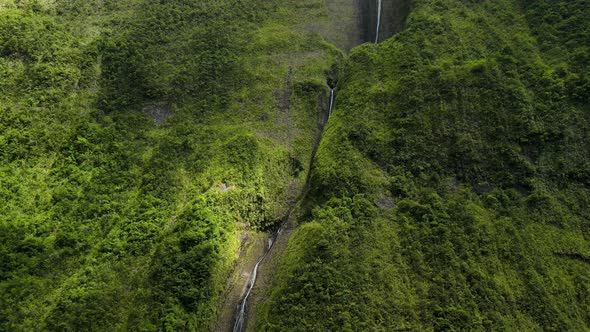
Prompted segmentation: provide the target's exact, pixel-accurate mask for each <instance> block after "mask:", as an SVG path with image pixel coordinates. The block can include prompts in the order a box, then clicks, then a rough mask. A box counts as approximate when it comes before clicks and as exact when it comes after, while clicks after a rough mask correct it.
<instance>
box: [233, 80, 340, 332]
mask: <svg viewBox="0 0 590 332" xmlns="http://www.w3.org/2000/svg"><path fill="white" fill-rule="evenodd" d="M334 90H336V89H335V88H331V89H330V108H329V110H328V119H329V118H330V115H332V110H333V109H334V97H335V93H334ZM322 130H323V128H322ZM320 138H321V135H320ZM318 145H319V140H318V141H317V142H316V144H315V145H314V149H313V151H312V156H311V160H312V161H313V158H314V156H315V153H316V151H317V146H318ZM311 169H312V164H311V161H310V165H309V170H310V171H309V172H308V174H307V179H306V180H305V188H307V187H308V186H309V179H310V173H311ZM305 188H304V189H303V191H302V195H303V194H304V193H305V191H306V189H305ZM301 197H303V196H301ZM301 197H300V198H298V200H299V199H301ZM294 209H295V206H292V207H291V209H290V210H289V213H288V214H287V217H286V218H285V220H283V222H282V223H281V225H280V226H279V229H278V230H277V231H276V233H275V234H274V236H270V237H269V239H268V247H267V248H266V251H265V252H264V254H263V255H262V257H260V259H258V261H257V262H256V265H255V266H254V270H253V271H252V275H251V276H250V279H249V280H248V290H247V291H246V293H245V295H244V298H243V299H242V301H241V302H240V304H239V305H238V310H237V312H236V321H235V323H234V328H233V332H243V331H245V330H246V325H245V324H246V305H247V304H248V298H249V297H250V293H251V292H252V288H254V284H255V283H256V276H257V274H258V267H259V266H260V263H262V261H263V260H264V258H266V256H267V255H268V253H269V252H270V251H271V250H272V248H273V246H274V245H275V243H276V242H277V241H278V240H279V237H280V236H281V234H282V233H283V230H284V228H285V227H286V226H287V223H288V221H289V219H290V218H291V214H292V213H293V210H294Z"/></svg>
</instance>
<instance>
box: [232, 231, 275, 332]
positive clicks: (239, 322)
mask: <svg viewBox="0 0 590 332" xmlns="http://www.w3.org/2000/svg"><path fill="white" fill-rule="evenodd" d="M273 244H274V243H273V242H272V240H270V239H269V247H268V249H266V252H265V253H264V255H262V257H260V259H259V260H258V262H256V265H255V266H254V271H252V275H251V276H250V280H249V281H248V290H247V291H246V295H245V296H244V299H243V300H242V302H240V309H239V310H238V315H237V316H238V317H237V318H236V322H235V323H234V329H233V332H242V331H244V330H245V326H244V323H245V316H246V304H248V297H249V296H250V293H251V292H252V288H254V284H255V283H256V274H258V267H259V266H260V263H261V262H262V261H263V260H264V258H265V257H266V255H268V253H269V252H270V249H271V248H272V245H273Z"/></svg>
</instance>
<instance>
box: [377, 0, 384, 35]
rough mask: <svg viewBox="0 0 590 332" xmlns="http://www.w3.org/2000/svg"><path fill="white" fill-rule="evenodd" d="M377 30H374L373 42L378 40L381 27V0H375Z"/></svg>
mask: <svg viewBox="0 0 590 332" xmlns="http://www.w3.org/2000/svg"><path fill="white" fill-rule="evenodd" d="M377 1H378V3H377V30H376V32H375V44H377V43H378V42H379V30H380V29H381V7H382V6H383V4H382V1H383V0H377Z"/></svg>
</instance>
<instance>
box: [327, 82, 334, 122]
mask: <svg viewBox="0 0 590 332" xmlns="http://www.w3.org/2000/svg"><path fill="white" fill-rule="evenodd" d="M333 108H334V89H331V90H330V108H329V109H328V118H330V116H332V109H333Z"/></svg>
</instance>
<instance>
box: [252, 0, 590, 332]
mask: <svg viewBox="0 0 590 332" xmlns="http://www.w3.org/2000/svg"><path fill="white" fill-rule="evenodd" d="M589 9H590V7H589V6H588V4H587V2H586V1H523V2H519V1H514V0H494V1H491V0H490V1H486V0H482V1H460V0H452V1H451V0H450V1H437V0H416V1H414V2H413V8H412V11H411V13H410V15H409V17H408V19H407V22H406V29H405V30H404V31H403V32H401V33H399V34H398V35H396V36H395V37H394V38H392V39H389V40H387V41H384V42H383V43H382V44H380V45H363V46H360V47H358V48H356V49H354V50H353V51H352V52H351V54H350V57H349V59H348V60H347V61H346V63H345V65H344V66H343V68H342V70H341V71H340V80H339V84H338V94H337V102H336V109H335V111H334V114H333V115H332V118H331V119H330V122H329V124H328V126H327V128H326V130H325V132H324V137H323V140H322V143H321V146H320V148H319V151H318V154H317V159H316V162H315V167H314V169H313V173H312V181H311V184H312V192H311V193H310V196H309V197H308V198H309V202H308V205H309V206H310V209H311V213H310V214H309V215H308V216H307V217H305V218H306V220H307V222H306V223H304V224H303V225H302V226H301V227H300V228H299V229H298V231H297V232H296V234H295V235H294V236H293V238H292V240H291V242H290V244H289V247H288V248H287V250H286V255H285V257H284V259H283V261H282V264H281V267H280V271H279V273H278V276H277V278H276V281H275V285H274V288H273V289H272V292H271V293H270V294H268V295H269V299H268V301H266V302H265V303H264V304H262V305H260V306H259V308H258V311H259V313H258V315H257V316H259V317H263V319H259V320H258V321H257V326H256V328H254V330H257V331H290V330H293V331H309V330H314V331H319V330H322V331H335V330H338V331H353V330H354V331H374V330H379V331H381V330H382V331H392V330H412V331H428V330H437V331H441V330H466V331H471V330H508V331H530V330H539V331H540V330H546V331H584V330H588V329H589V328H590V277H589V276H590V228H589V227H590V173H589V170H590V154H589V153H588V152H589V151H590V134H589V133H590V113H589V112H590V105H589V103H588V102H589V97H590V94H589V92H590V91H589V90H588V78H589V76H588V75H589V72H588V68H589V67H588V54H589V52H588V47H589V46H590V40H589V36H590V34H589V33H588V32H589V31H588V28H587V27H588V24H589V22H590V20H589V19H588V17H589V15H588V10H589Z"/></svg>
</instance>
